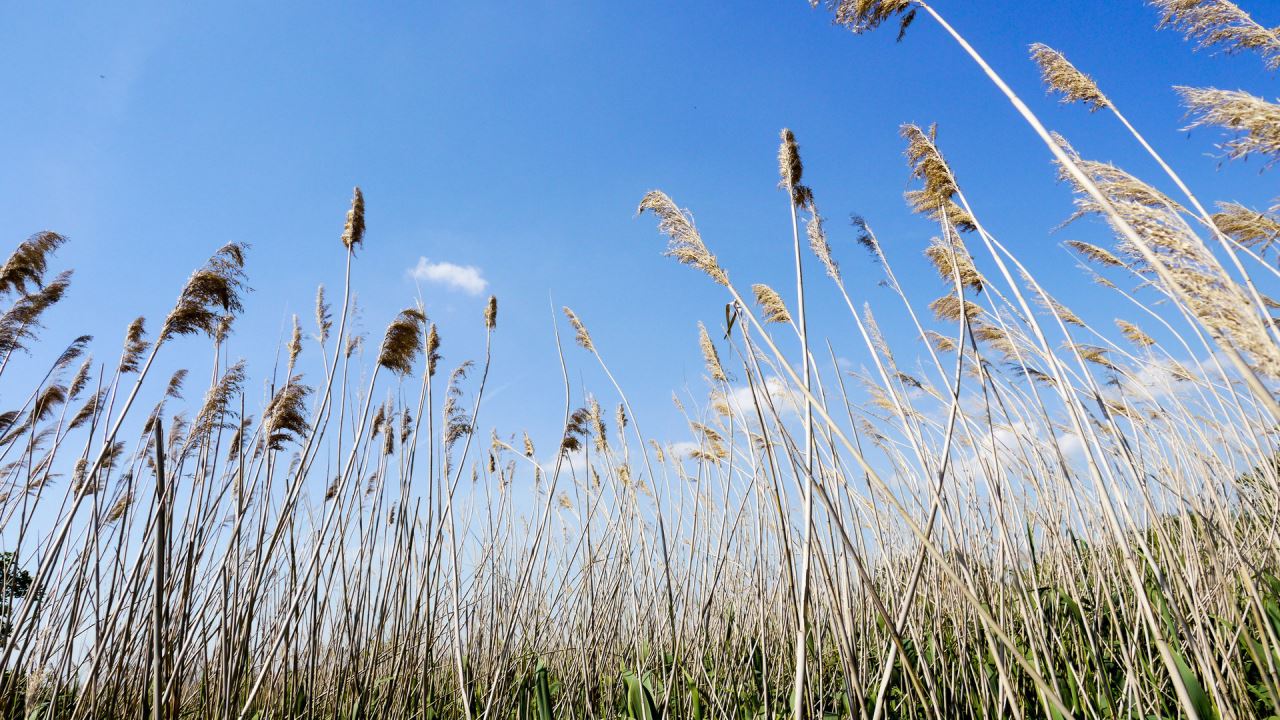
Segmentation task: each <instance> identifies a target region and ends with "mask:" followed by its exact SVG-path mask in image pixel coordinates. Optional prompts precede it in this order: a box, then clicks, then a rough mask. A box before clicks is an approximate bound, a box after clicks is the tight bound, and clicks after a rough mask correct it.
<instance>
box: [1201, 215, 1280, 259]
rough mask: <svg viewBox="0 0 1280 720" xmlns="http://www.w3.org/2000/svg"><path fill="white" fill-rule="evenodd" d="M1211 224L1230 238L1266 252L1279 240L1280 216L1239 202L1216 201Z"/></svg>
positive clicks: (1261, 252) (1263, 252) (1262, 252)
mask: <svg viewBox="0 0 1280 720" xmlns="http://www.w3.org/2000/svg"><path fill="white" fill-rule="evenodd" d="M1213 224H1214V225H1215V226H1216V227H1217V228H1218V229H1219V230H1221V231H1222V232H1223V233H1224V234H1226V235H1227V236H1228V237H1230V238H1231V239H1232V240H1235V241H1236V242H1238V243H1240V244H1241V245H1244V246H1245V247H1248V248H1252V249H1254V250H1257V251H1258V252H1259V253H1260V254H1264V255H1265V254H1266V252H1267V251H1268V250H1270V249H1271V248H1272V246H1274V245H1275V244H1276V242H1277V241H1280V217H1277V216H1276V215H1275V214H1273V213H1264V212H1258V211H1256V210H1250V209H1249V208H1247V207H1245V206H1244V205H1241V204H1240V203H1218V212H1216V213H1214V215H1213Z"/></svg>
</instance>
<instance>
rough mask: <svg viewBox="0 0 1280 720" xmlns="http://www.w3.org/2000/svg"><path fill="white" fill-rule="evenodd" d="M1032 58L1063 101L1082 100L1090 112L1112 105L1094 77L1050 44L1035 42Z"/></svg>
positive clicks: (1048, 84) (1052, 89)
mask: <svg viewBox="0 0 1280 720" xmlns="http://www.w3.org/2000/svg"><path fill="white" fill-rule="evenodd" d="M1031 59H1032V60H1035V62H1036V64H1037V65H1039V66H1040V74H1041V75H1042V76H1043V78H1044V84H1045V85H1046V86H1047V87H1048V88H1049V90H1050V91H1052V92H1057V93H1060V94H1061V95H1062V102H1064V103H1073V102H1082V103H1084V104H1086V105H1088V106H1089V111H1090V112H1096V111H1098V110H1101V109H1102V108H1105V107H1108V106H1110V105H1111V101H1110V100H1107V97H1106V96H1105V95H1103V94H1102V91H1101V90H1099V89H1098V84H1097V83H1096V82H1094V80H1093V78H1091V77H1089V76H1088V75H1085V74H1084V73H1082V72H1080V71H1079V70H1077V69H1076V66H1075V65H1072V64H1071V61H1069V60H1067V58H1066V56H1065V55H1063V54H1062V53H1060V52H1058V51H1057V50H1054V49H1053V48H1051V47H1049V46H1048V45H1043V44H1041V43H1035V44H1034V45H1032V46H1031Z"/></svg>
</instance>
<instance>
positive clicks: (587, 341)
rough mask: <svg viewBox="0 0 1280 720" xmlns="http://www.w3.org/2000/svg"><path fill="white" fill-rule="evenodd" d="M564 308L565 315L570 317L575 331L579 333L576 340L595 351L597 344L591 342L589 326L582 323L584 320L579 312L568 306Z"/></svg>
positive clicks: (570, 322)
mask: <svg viewBox="0 0 1280 720" xmlns="http://www.w3.org/2000/svg"><path fill="white" fill-rule="evenodd" d="M562 309H563V310H564V316H565V317H567V318H569V324H570V325H572V326H573V330H574V332H575V333H577V335H576V336H575V337H574V340H576V341H577V343H578V344H579V345H581V346H582V347H583V348H585V349H587V350H590V351H591V352H595V349H596V346H595V344H594V343H592V342H591V333H589V332H587V326H586V325H583V324H582V321H581V320H579V319H578V315H577V313H575V312H574V311H573V310H570V309H569V307H568V306H565V307H564V308H562Z"/></svg>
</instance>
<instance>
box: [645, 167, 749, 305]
mask: <svg viewBox="0 0 1280 720" xmlns="http://www.w3.org/2000/svg"><path fill="white" fill-rule="evenodd" d="M646 210H648V211H650V212H652V213H653V214H654V215H657V216H658V231H659V232H661V233H662V234H664V235H666V236H667V237H668V238H669V239H670V240H669V242H668V244H667V252H666V254H667V255H668V256H670V257H673V258H675V259H676V260H677V261H678V262H680V263H682V264H684V265H690V266H692V267H695V268H697V269H699V270H701V271H702V272H704V273H706V274H707V275H708V276H710V278H711V279H712V280H714V281H716V282H718V283H720V284H721V285H728V284H729V275H728V274H727V273H726V272H725V271H724V269H723V268H721V267H720V265H719V263H717V262H716V256H715V255H712V254H711V251H710V250H708V249H707V246H706V244H705V243H703V242H702V236H701V235H699V234H698V229H697V228H696V227H694V224H693V218H692V217H691V216H690V215H689V214H688V213H686V212H685V211H683V210H681V209H680V208H679V207H677V206H676V204H675V202H674V201H673V200H672V199H671V198H669V197H667V195H666V193H664V192H662V191H661V190H650V191H649V192H648V193H646V194H645V196H644V199H642V200H641V201H640V207H639V208H638V209H637V210H636V214H637V215H639V214H642V213H644V212H645V211H646Z"/></svg>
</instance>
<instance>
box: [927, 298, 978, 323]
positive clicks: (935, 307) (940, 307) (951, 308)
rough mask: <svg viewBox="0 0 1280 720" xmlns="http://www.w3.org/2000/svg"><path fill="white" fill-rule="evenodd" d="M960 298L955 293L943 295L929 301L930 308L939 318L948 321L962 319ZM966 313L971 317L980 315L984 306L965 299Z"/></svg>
mask: <svg viewBox="0 0 1280 720" xmlns="http://www.w3.org/2000/svg"><path fill="white" fill-rule="evenodd" d="M960 308H961V305H960V300H959V299H958V298H956V296H955V295H943V296H942V297H940V298H938V299H937V300H934V301H933V302H931V303H929V309H930V310H932V311H933V314H934V315H935V316H937V318H938V319H939V320H946V321H948V322H959V321H960ZM964 314H965V315H966V316H967V317H968V318H969V319H970V320H973V319H974V318H976V317H978V316H979V315H981V314H982V308H981V307H980V306H978V305H976V304H974V303H971V302H969V301H968V300H966V301H964Z"/></svg>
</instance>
